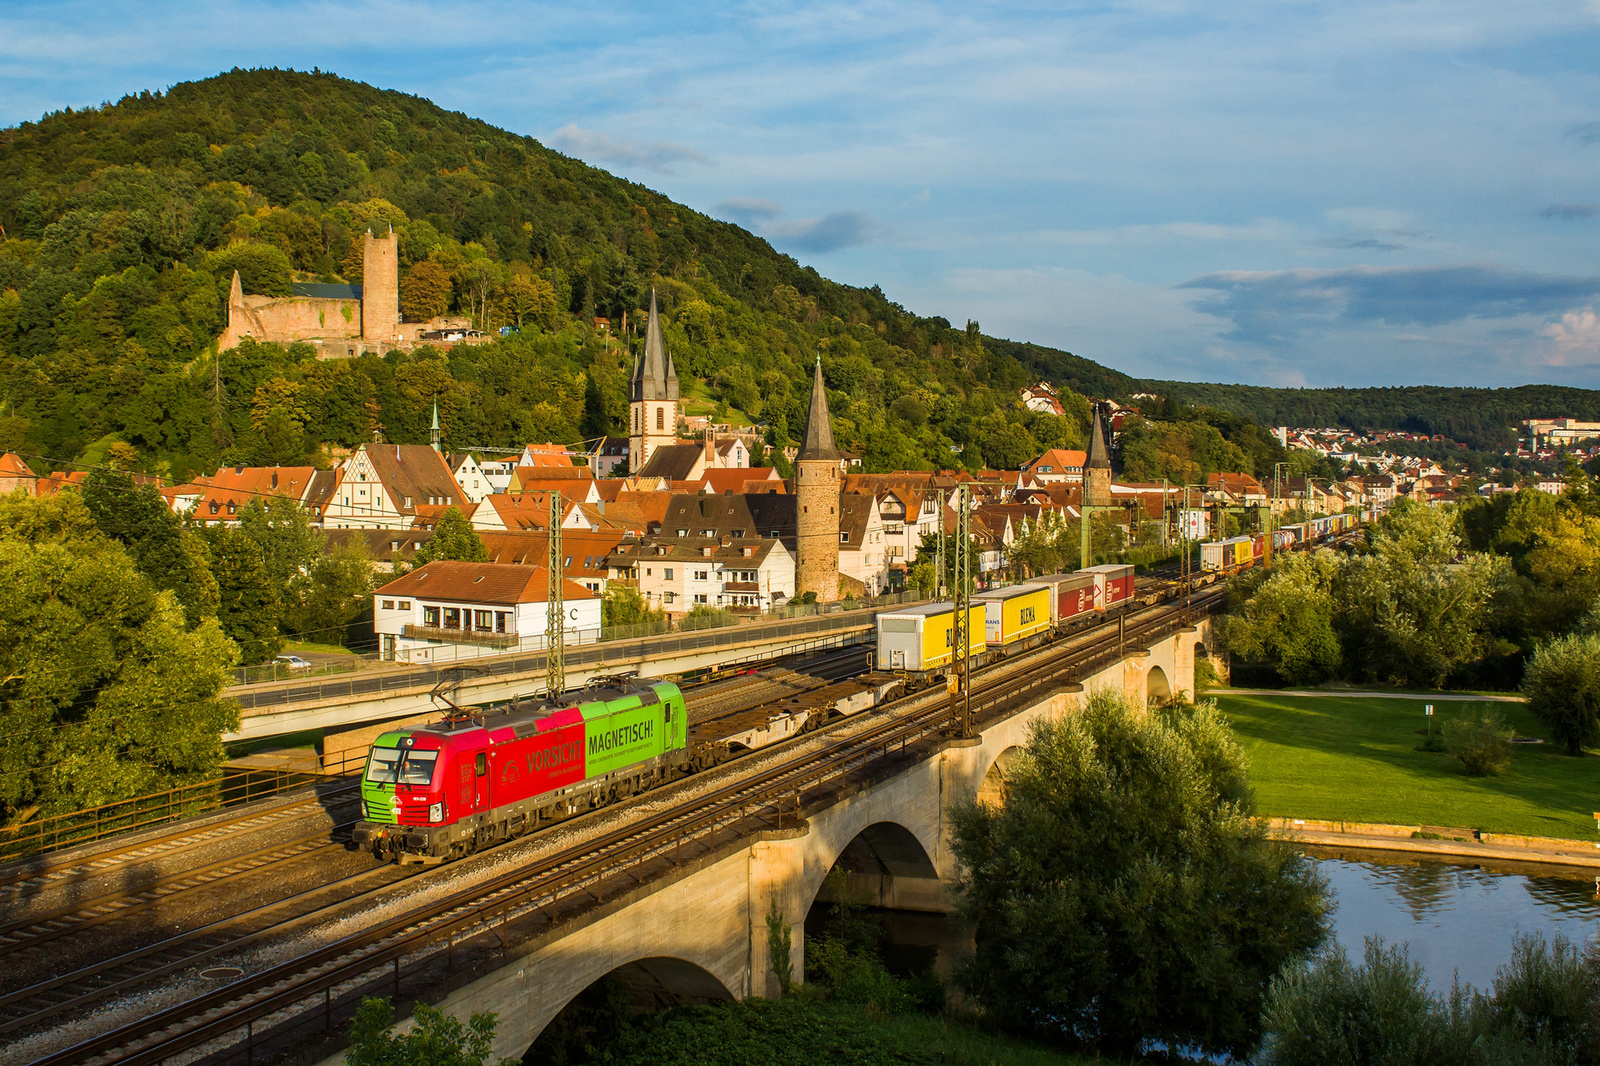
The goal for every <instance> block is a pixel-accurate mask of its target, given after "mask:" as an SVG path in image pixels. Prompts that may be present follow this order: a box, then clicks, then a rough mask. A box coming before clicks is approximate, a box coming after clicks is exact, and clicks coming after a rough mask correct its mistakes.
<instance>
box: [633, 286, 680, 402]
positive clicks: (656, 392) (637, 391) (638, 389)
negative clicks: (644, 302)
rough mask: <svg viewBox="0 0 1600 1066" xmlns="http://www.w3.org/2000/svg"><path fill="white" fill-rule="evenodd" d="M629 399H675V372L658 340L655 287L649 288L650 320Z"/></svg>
mask: <svg viewBox="0 0 1600 1066" xmlns="http://www.w3.org/2000/svg"><path fill="white" fill-rule="evenodd" d="M629 398H630V399H631V400H633V401H635V402H637V401H639V400H676V399H677V398H678V371H677V368H676V367H674V366H673V365H672V358H671V356H669V355H667V345H666V342H665V341H663V340H662V339H661V318H660V316H659V315H658V314H657V312H656V290H655V289H651V290H650V321H649V323H648V324H647V325H646V327H645V331H644V354H643V355H642V356H641V357H640V359H639V364H638V369H637V370H636V371H635V372H634V377H633V388H632V395H631V396H630V397H629Z"/></svg>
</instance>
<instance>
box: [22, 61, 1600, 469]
mask: <svg viewBox="0 0 1600 1066" xmlns="http://www.w3.org/2000/svg"><path fill="white" fill-rule="evenodd" d="M390 226H392V227H393V228H394V230H395V232H396V233H397V234H398V235H399V248H400V266H401V302H402V307H403V309H404V310H405V311H406V313H407V315H408V317H412V318H427V317H429V316H430V315H433V314H438V313H444V312H453V313H457V314H461V315H467V316H470V317H471V318H472V319H473V321H474V323H475V324H476V325H477V326H478V327H480V328H483V329H485V330H486V331H490V332H491V333H493V332H494V331H496V330H498V329H500V328H501V327H508V326H509V327H513V329H514V332H512V333H510V334H509V335H508V336H506V337H503V338H501V339H498V340H496V341H494V342H493V343H491V344H487V345H483V346H479V347H471V348H469V347H465V346H462V347H456V348H453V349H451V350H449V351H441V350H434V349H431V348H422V349H419V350H417V351H415V352H412V353H409V354H402V353H390V354H388V355H385V356H381V357H380V356H376V355H369V356H364V357H361V358H358V359H352V360H339V361H318V360H317V359H316V358H315V350H314V348H313V347H312V346H311V345H308V344H300V345H294V346H291V347H288V348H283V347H279V346H276V345H270V344H254V343H251V342H248V341H247V342H246V343H245V344H243V345H241V346H240V347H239V348H236V349H231V350H229V351H226V352H221V353H218V352H217V351H216V343H215V342H216V338H217V336H218V334H219V333H220V331H221V329H222V327H223V325H224V324H225V318H226V293H227V287H228V285H229V282H230V281H231V278H232V276H233V273H234V271H235V270H237V271H238V272H239V273H240V276H241V278H242V280H243V283H244V286H245V291H246V292H252V293H258V294H264V295H284V294H287V293H288V292H289V291H290V286H291V284H293V283H295V282H346V283H359V282H360V281H361V277H360V273H361V256H360V238H361V235H362V234H363V233H365V232H366V231H367V229H368V228H373V229H379V228H387V227H390ZM652 288H653V289H655V290H656V291H657V293H658V295H659V298H660V303H661V308H662V312H663V315H664V319H665V323H666V327H665V328H666V333H667V341H668V345H669V347H670V348H671V350H672V352H673V354H674V357H675V359H676V362H677V367H678V370H679V372H680V375H681V376H682V378H683V383H684V396H685V400H686V403H687V406H688V408H689V410H690V411H691V412H692V413H704V414H712V415H716V416H718V417H719V418H725V419H728V420H732V421H735V422H741V421H742V422H749V423H755V424H758V425H763V426H765V427H766V436H767V440H768V442H769V443H770V444H773V445H782V444H784V443H788V442H790V441H792V439H793V438H794V436H796V435H797V427H798V423H799V421H800V419H802V418H803V417H804V411H805V403H806V399H807V396H806V392H807V390H806V388H805V385H804V382H805V381H806V380H807V378H808V376H809V375H808V374H807V373H805V371H806V370H807V369H808V365H809V364H810V363H811V361H812V360H813V359H814V358H816V357H817V356H818V355H820V356H821V359H822V364H823V369H824V374H825V377H826V379H827V383H828V387H829V402H830V407H831V408H832V411H833V414H834V416H835V421H836V426H835V434H836V437H837V438H838V439H839V440H840V442H841V443H842V444H843V445H844V446H845V447H849V448H851V449H852V450H855V451H857V452H858V453H859V454H861V455H862V456H863V459H864V461H865V464H866V467H867V469H869V470H887V469H895V468H922V469H928V468H935V467H937V468H948V467H952V466H965V467H968V468H971V469H977V468H980V467H998V468H1003V469H1015V468H1016V467H1018V466H1019V465H1020V464H1021V463H1023V462H1025V461H1026V460H1028V459H1029V458H1031V457H1033V456H1034V455H1036V454H1038V452H1039V451H1041V450H1042V449H1044V448H1047V447H1053V446H1058V445H1074V444H1081V442H1082V441H1083V439H1084V433H1085V429H1086V425H1087V412H1088V405H1087V403H1086V402H1084V399H1083V396H1084V395H1092V396H1101V397H1111V398H1127V397H1129V396H1131V395H1133V394H1135V393H1136V392H1140V391H1152V390H1155V391H1160V392H1161V393H1162V394H1163V395H1164V396H1165V397H1167V398H1168V399H1169V400H1170V401H1172V402H1168V403H1166V404H1165V405H1164V406H1163V410H1162V411H1161V412H1159V413H1157V412H1151V413H1152V415H1153V420H1154V423H1155V424H1153V425H1151V426H1149V427H1145V428H1144V429H1142V430H1140V431H1139V432H1136V433H1135V434H1134V435H1133V437H1132V438H1131V439H1130V440H1129V441H1127V442H1126V443H1125V445H1124V451H1125V453H1126V458H1127V460H1128V464H1129V473H1130V475H1131V476H1138V477H1162V476H1167V477H1171V478H1173V479H1174V480H1183V479H1193V478H1195V477H1197V476H1203V475H1204V474H1205V473H1209V472H1210V471H1212V470H1215V469H1221V468H1227V467H1233V466H1242V467H1243V468H1244V469H1246V470H1251V471H1257V472H1259V471H1263V470H1266V469H1270V463H1272V462H1275V461H1282V460H1283V459H1284V455H1283V453H1282V449H1280V448H1278V447H1277V445H1276V442H1273V441H1271V440H1270V438H1268V437H1266V436H1265V435H1264V434H1262V433H1260V432H1259V429H1258V427H1259V426H1260V425H1268V424H1272V423H1275V422H1281V421H1284V420H1286V419H1287V420H1289V421H1293V422H1309V423H1318V424H1320V423H1330V424H1341V423H1342V424H1346V425H1352V426H1360V427H1366V426H1372V427H1378V428H1382V427H1393V428H1427V429H1428V430H1429V431H1430V432H1435V431H1438V432H1446V433H1449V434H1450V435H1451V436H1453V437H1456V438H1458V439H1463V440H1468V441H1471V442H1473V443H1475V444H1480V445H1483V446H1490V445H1493V444H1498V443H1501V442H1502V441H1503V440H1504V439H1505V437H1506V434H1507V433H1508V432H1509V430H1508V429H1507V428H1506V427H1507V426H1508V425H1509V423H1510V422H1513V421H1515V420H1516V419H1517V418H1521V417H1526V415H1528V414H1530V413H1546V414H1558V413H1571V414H1578V415H1587V416H1592V417H1593V416H1600V393H1588V392H1583V391H1582V390H1571V389H1565V390H1558V389H1546V388H1543V387H1539V388H1531V389H1523V390H1507V391H1505V392H1504V394H1503V395H1502V393H1500V392H1496V393H1490V394H1487V395H1489V396H1493V397H1496V398H1497V399H1496V400H1495V402H1487V401H1485V400H1484V399H1483V397H1480V396H1478V395H1476V394H1475V393H1473V392H1471V391H1470V390H1460V389H1412V390H1370V389H1369V390H1348V391H1332V392H1329V391H1322V392H1313V391H1305V392H1296V391H1291V390H1273V389H1255V388H1243V387H1237V386H1209V385H1187V384H1181V383H1150V382H1141V381H1136V380H1135V379H1133V378H1130V377H1128V376H1127V375H1124V374H1120V373H1118V372H1116V371H1113V370H1110V369H1107V368H1105V367H1102V366H1100V365H1098V364H1096V363H1093V362H1091V361H1089V360H1087V359H1083V358H1080V357H1078V356H1074V355H1071V354H1069V353H1066V352H1060V351H1056V350H1053V349H1050V348H1045V347H1041V346H1039V345H1034V344H1022V343H1016V342H1012V341H1005V340H999V339H995V338H992V337H986V336H984V335H983V334H982V332H981V331H980V329H979V327H978V324H977V323H976V322H967V323H965V324H964V325H962V326H960V327H957V326H953V325H952V324H951V323H950V322H949V321H947V320H945V319H943V318H938V317H934V318H922V317H918V316H916V315H913V314H911V313H909V312H907V311H906V310H905V309H904V308H902V307H900V306H899V305H897V304H895V303H893V302H892V301H890V300H889V299H888V298H887V297H886V296H885V295H884V294H883V292H882V291H881V290H880V289H878V288H877V287H873V288H870V289H864V288H853V287H849V286H845V285H840V284H836V283H834V282H831V281H829V280H827V279H825V278H823V277H821V276H820V275H818V274H817V273H816V271H814V270H812V269H810V268H807V267H802V266H801V265H800V264H798V263H797V262H796V261H795V260H794V259H792V258H790V257H789V256H786V255H782V254H780V253H778V252H776V251H774V250H773V249H772V247H771V246H770V245H768V244H767V243H766V242H765V241H764V240H761V239H760V238H758V237H756V236H754V235H752V234H750V233H749V232H747V231H745V230H743V229H740V228H739V227H738V226H735V225H732V224H729V223H725V222H719V221H717V220H715V219H712V218H709V217H707V216H705V215H702V214H699V213H697V212H695V211H692V210H690V209H688V208H686V207H683V206H681V205H679V204H675V203H673V202H672V201H670V200H668V199H666V198H665V197H663V196H661V195H660V194H658V193H655V192H652V191H651V190H649V189H647V188H645V187H643V186H641V185H637V184H635V183H632V182H629V181H625V180H623V179H619V178H616V177H614V176H612V175H610V174H607V173H606V172H604V171H602V170H598V169H596V168H593V167H590V166H587V165H585V164H583V163H581V162H578V161H576V160H573V159H570V158H567V157H566V156H563V155H561V154H560V153H558V152H555V151H552V150H550V149H548V148H545V147H544V146H543V145H541V144H539V143H538V142H537V141H535V140H533V139H531V138H526V137H519V136H516V135H513V134H510V133H507V132H505V131H502V130H498V129H495V128H494V127H491V126H489V125H487V124H485V123H482V122H479V121H476V120H474V119H471V118H468V117H466V116H464V115H461V114H457V113H452V112H447V111H445V110H443V109H441V108H439V107H437V106H435V105H433V104H431V103H429V102H428V101H426V100H422V99H419V98H417V97H414V96H408V95H405V94H402V93H397V92H389V91H382V90H379V89H375V88H373V87H371V86H367V85H363V84H360V83H357V82H351V81H347V80H344V79H341V78H338V77H335V76H334V75H331V74H326V73H321V72H313V73H300V72H294V71H280V70H252V71H244V70H234V71H231V72H228V73H226V74H222V75H219V76H218V77H215V78H210V79H207V80H205V81H200V82H192V83H184V84H180V85H175V86H173V87H172V88H171V89H169V90H168V91H166V92H165V93H152V92H143V93H140V94H138V95H136V96H128V97H125V98H123V99H122V100H120V101H118V102H116V103H114V104H107V105H105V106H103V107H100V108H91V109H86V110H81V111H73V110H66V111H60V112H55V113H52V114H50V115H47V116H45V117H44V118H42V119H41V120H40V121H38V122H30V123H24V124H22V125H20V126H17V127H15V128H11V129H7V130H3V131H0V448H7V449H14V450H16V451H18V452H20V453H22V454H23V455H24V456H25V457H27V458H28V459H29V460H30V461H31V462H32V463H33V464H34V465H35V466H36V467H41V468H42V467H44V466H63V465H67V464H70V463H79V464H82V463H89V464H99V463H102V462H103V461H104V459H105V457H106V456H107V454H108V452H109V449H110V447H111V445H112V444H114V443H116V442H119V441H120V442H124V443H127V444H129V445H132V446H133V448H134V449H135V450H136V453H137V455H138V460H137V462H138V464H139V466H140V468H142V469H144V470H146V471H148V472H155V473H161V474H165V475H168V476H171V477H175V478H183V477H186V476H188V475H190V474H192V473H195V472H197V471H208V470H210V469H213V468H215V467H216V466H217V465H219V464H221V463H224V462H227V463H239V462H242V463H284V464H291V463H302V462H326V461H328V455H329V448H330V447H339V448H349V447H353V446H354V445H356V444H358V443H360V442H362V441H367V440H372V439H374V437H375V436H376V437H381V439H385V440H390V441H395V442H402V443H408V442H421V441H425V440H426V439H427V433H428V424H429V414H430V411H431V407H432V404H433V402H434V401H435V399H437V401H438V404H439V411H440V417H441V422H442V424H443V427H444V436H445V442H446V444H447V445H448V446H450V447H456V448H460V447H474V448H512V447H517V446H520V445H521V444H524V443H527V442H529V441H537V440H546V439H549V440H556V441H563V442H575V441H578V440H581V439H590V438H593V437H596V436H599V435H602V434H606V433H616V432H618V431H620V430H621V429H622V427H623V421H624V418H625V416H626V391H625V390H626V380H627V374H628V369H629V365H630V351H631V348H632V346H634V345H636V344H637V336H638V332H637V327H638V325H639V324H640V319H641V317H642V314H643V310H642V309H643V308H645V307H647V306H648V303H649V294H650V291H651V289H652ZM597 318H604V319H607V320H609V323H610V324H611V325H610V328H609V329H601V328H598V327H597V325H596V319H597ZM624 323H626V329H624V328H623V326H624ZM1041 377H1043V378H1047V379H1049V380H1052V381H1055V382H1056V383H1058V384H1060V385H1062V386H1063V387H1064V389H1065V390H1066V391H1065V392H1064V394H1063V395H1064V400H1065V401H1066V403H1065V406H1066V410H1067V417H1065V418H1056V417H1052V416H1049V415H1040V414H1035V413H1032V412H1028V411H1024V410H1020V409H1018V407H1017V403H1016V399H1017V390H1018V389H1019V388H1020V387H1021V386H1023V385H1025V384H1027V383H1029V382H1030V381H1032V380H1036V379H1038V378H1041ZM1145 404H1146V405H1147V406H1148V401H1145ZM1191 404H1194V405H1200V407H1202V408H1204V409H1202V410H1196V409H1195V408H1192V407H1190V406H1189V405H1191ZM780 465H781V464H780Z"/></svg>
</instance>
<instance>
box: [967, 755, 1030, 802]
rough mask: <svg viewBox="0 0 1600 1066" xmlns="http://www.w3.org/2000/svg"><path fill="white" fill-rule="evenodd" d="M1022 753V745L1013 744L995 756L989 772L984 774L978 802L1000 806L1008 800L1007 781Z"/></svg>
mask: <svg viewBox="0 0 1600 1066" xmlns="http://www.w3.org/2000/svg"><path fill="white" fill-rule="evenodd" d="M1021 754H1022V745H1021V744H1013V745H1012V746H1011V747H1009V748H1007V749H1005V750H1004V751H1002V752H1001V753H1000V754H999V755H996V756H995V759H994V762H992V763H990V764H989V769H988V772H986V773H985V774H984V775H983V781H982V783H981V784H979V785H978V802H979V803H982V804H985V805H986V806H989V807H999V806H1000V805H1002V804H1003V803H1005V801H1006V791H1007V788H1008V785H1007V781H1009V780H1010V777H1011V765H1012V763H1014V762H1016V760H1017V756H1018V755H1021Z"/></svg>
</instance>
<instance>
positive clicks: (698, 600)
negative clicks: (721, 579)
mask: <svg viewBox="0 0 1600 1066" xmlns="http://www.w3.org/2000/svg"><path fill="white" fill-rule="evenodd" d="M694 602H696V603H704V602H706V597H705V594H704V593H698V592H697V593H695V597H694Z"/></svg>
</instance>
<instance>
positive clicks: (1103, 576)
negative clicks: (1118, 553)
mask: <svg viewBox="0 0 1600 1066" xmlns="http://www.w3.org/2000/svg"><path fill="white" fill-rule="evenodd" d="M1078 573H1080V574H1088V575H1089V576H1090V577H1092V578H1093V579H1094V601H1095V609H1096V610H1100V611H1114V610H1116V609H1117V608H1118V607H1121V606H1122V605H1123V604H1125V603H1127V602H1128V601H1130V600H1132V599H1133V567H1131V566H1129V565H1128V564H1126V563H1102V564H1100V565H1099V566H1088V567H1085V568H1083V569H1082V570H1079V571H1078Z"/></svg>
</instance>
